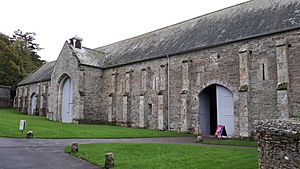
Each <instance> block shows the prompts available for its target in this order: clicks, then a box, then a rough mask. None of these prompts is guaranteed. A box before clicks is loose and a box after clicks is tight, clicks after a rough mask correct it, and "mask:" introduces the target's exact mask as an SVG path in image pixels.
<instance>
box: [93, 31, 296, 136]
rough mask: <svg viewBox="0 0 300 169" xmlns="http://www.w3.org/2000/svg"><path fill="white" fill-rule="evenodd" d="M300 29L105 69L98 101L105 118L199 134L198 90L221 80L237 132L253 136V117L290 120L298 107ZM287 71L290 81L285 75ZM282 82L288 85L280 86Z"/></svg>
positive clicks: (129, 124)
mask: <svg viewBox="0 0 300 169" xmlns="http://www.w3.org/2000/svg"><path fill="white" fill-rule="evenodd" d="M299 32H300V31H299V30H295V31H291V32H285V33H280V34H274V35H270V36H264V37H260V38H255V39H250V40H247V41H240V42H236V43H230V44H226V45H220V46H216V47H212V48H208V49H203V50H197V51H194V52H189V53H185V54H179V55H175V56H171V57H170V58H169V63H168V58H167V56H166V57H164V58H160V59H155V60H149V61H144V62H138V63H133V64H128V65H123V66H118V67H112V68H107V69H104V70H103V76H102V78H99V79H98V83H101V82H105V83H104V84H103V87H102V89H101V103H100V104H101V106H100V108H101V111H100V112H101V113H102V114H103V116H104V119H103V120H106V119H107V121H108V122H109V123H114V124H119V125H125V126H132V127H143V128H153V129H160V130H166V129H170V130H174V131H181V132H195V133H197V132H199V131H198V130H199V94H200V93H201V91H202V90H203V89H205V88H206V87H208V86H210V85H212V84H218V85H222V86H224V87H226V88H227V89H229V90H230V91H231V92H232V93H233V100H234V126H235V133H234V135H235V136H242V137H249V136H251V130H250V129H251V128H253V124H254V121H255V120H262V119H266V118H288V117H289V116H290V114H291V115H292V114H294V113H295V112H296V111H298V110H299V104H298V102H299V100H300V94H297V93H298V92H299V91H300V90H298V87H299V84H300V81H299V80H300V78H298V75H299V74H300V69H299V68H298V67H299V64H300V61H299V57H298V56H299V53H300V48H299V47H297V46H299V39H300V37H299ZM279 42H281V43H280V44H279ZM278 59H279V60H278ZM291 61H292V62H291ZM286 62H287V63H286ZM285 64H288V67H286V66H284V65H285ZM168 70H169V74H168ZM286 72H288V76H289V78H288V80H289V81H287V82H286V79H283V78H282V77H283V76H284V75H285V74H284V73H286ZM168 76H169V84H168V81H167V79H168ZM279 76H280V77H279ZM281 76H282V77H281ZM299 77H300V76H299ZM281 83H282V84H288V87H287V88H280V89H279V88H278V86H279V84H281ZM168 88H169V89H170V91H169V93H170V95H169V97H168ZM279 90H280V91H279ZM168 98H169V108H168ZM168 111H169V112H168ZM261 112H263V113H261ZM168 113H169V115H168ZM95 116H98V115H96V112H95ZM168 117H169V120H168Z"/></svg>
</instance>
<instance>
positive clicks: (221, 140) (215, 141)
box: [200, 138, 257, 147]
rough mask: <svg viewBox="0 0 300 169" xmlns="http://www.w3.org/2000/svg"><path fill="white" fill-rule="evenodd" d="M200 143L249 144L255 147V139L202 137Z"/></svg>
mask: <svg viewBox="0 0 300 169" xmlns="http://www.w3.org/2000/svg"><path fill="white" fill-rule="evenodd" d="M200 143H202V144H215V145H228V146H249V147H257V142H256V141H250V140H238V139H214V138H211V139H204V140H203V142H200Z"/></svg>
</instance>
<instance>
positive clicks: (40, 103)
mask: <svg viewBox="0 0 300 169" xmlns="http://www.w3.org/2000/svg"><path fill="white" fill-rule="evenodd" d="M49 87H50V81H44V82H36V83H32V84H26V85H23V86H18V87H17V89H16V96H15V98H14V107H15V108H17V109H18V110H19V111H21V112H23V113H25V114H29V115H39V116H45V115H48V112H49V101H50V100H49V97H50V93H49ZM34 97H35V98H34ZM32 99H35V100H36V107H34V108H32V105H31V103H32ZM32 110H33V111H32Z"/></svg>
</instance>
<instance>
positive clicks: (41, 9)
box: [0, 0, 247, 61]
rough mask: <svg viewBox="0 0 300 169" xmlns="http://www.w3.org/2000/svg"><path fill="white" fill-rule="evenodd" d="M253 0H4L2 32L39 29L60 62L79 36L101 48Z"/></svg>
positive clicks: (46, 52) (48, 53) (48, 54)
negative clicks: (65, 48)
mask: <svg viewBox="0 0 300 169" xmlns="http://www.w3.org/2000/svg"><path fill="white" fill-rule="evenodd" d="M245 1H247V0H209V1H208V0H151V1H149V0H148V1H143V0H81V1H80V0H51V1H50V0H48V1H43V0H3V1H1V2H0V4H1V10H0V15H1V16H2V17H1V26H0V32H2V33H4V34H7V35H11V34H12V33H13V31H14V30H17V29H21V30H22V31H24V32H26V31H28V32H29V31H30V32H32V31H33V32H36V33H37V37H36V39H37V41H36V42H37V43H39V44H40V45H41V47H43V48H45V49H43V50H42V51H41V52H39V54H40V55H41V56H42V59H44V60H47V61H52V60H55V59H56V58H57V57H58V55H59V52H60V50H61V48H62V46H63V44H64V42H65V41H66V40H68V39H69V38H71V37H73V36H74V35H78V36H80V37H81V38H83V46H86V47H89V48H96V47H100V46H103V45H107V44H110V43H113V42H117V41H120V40H123V39H127V38H131V37H134V36H137V35H140V34H143V33H147V32H149V31H153V30H156V29H159V28H162V27H165V26H168V25H171V24H175V23H178V22H181V21H184V20H187V19H191V18H194V17H197V16H200V15H203V14H206V13H209V12H213V11H216V10H218V9H222V8H225V7H228V6H232V5H235V4H238V3H242V2H245Z"/></svg>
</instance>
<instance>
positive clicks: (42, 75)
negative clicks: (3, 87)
mask: <svg viewBox="0 0 300 169" xmlns="http://www.w3.org/2000/svg"><path fill="white" fill-rule="evenodd" d="M54 65H55V61H52V62H46V63H45V64H43V65H42V66H41V67H39V68H38V69H36V70H35V71H34V72H33V73H31V74H30V75H28V76H27V77H26V78H25V79H23V80H22V81H20V82H19V83H18V86H21V85H26V84H31V83H38V82H43V81H48V80H50V79H51V74H52V72H53V68H54Z"/></svg>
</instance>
